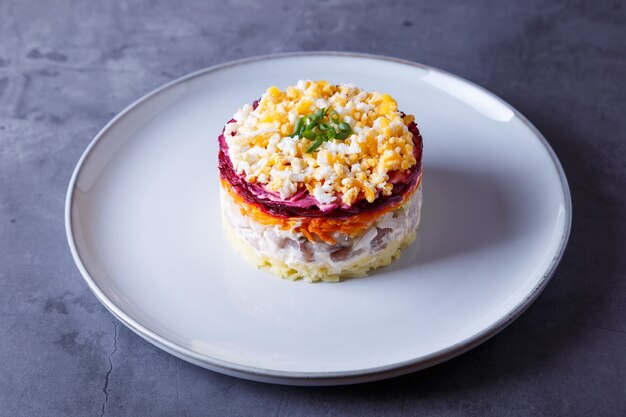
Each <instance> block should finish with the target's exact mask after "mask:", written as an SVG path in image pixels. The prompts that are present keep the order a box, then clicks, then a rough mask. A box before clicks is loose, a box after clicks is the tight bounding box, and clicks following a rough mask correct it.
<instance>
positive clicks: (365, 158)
mask: <svg viewBox="0 0 626 417" xmlns="http://www.w3.org/2000/svg"><path fill="white" fill-rule="evenodd" d="M321 108H326V109H330V110H329V111H335V112H336V113H337V114H338V115H339V118H340V120H341V121H343V122H346V123H348V124H350V127H351V129H352V134H351V135H350V136H348V137H347V138H346V139H344V140H340V139H333V140H328V141H325V142H323V143H322V144H321V146H319V147H318V148H317V149H315V150H314V151H312V152H310V153H308V152H307V150H309V148H310V146H311V143H312V141H311V140H309V139H305V138H300V137H298V136H294V137H290V136H289V135H291V134H292V133H294V127H295V124H296V121H297V120H298V118H300V117H302V116H307V115H310V114H312V113H313V112H315V111H317V110H318V109H321ZM233 119H234V121H233V122H231V123H228V124H227V125H226V127H225V129H224V135H225V138H226V143H227V145H228V153H229V156H230V159H231V161H232V163H233V166H234V168H235V170H236V172H237V173H238V174H240V175H245V179H246V181H248V182H256V183H260V184H263V185H264V186H265V188H266V189H267V190H269V191H272V192H276V193H279V194H280V197H281V198H282V199H288V198H289V197H291V196H292V195H293V194H295V193H296V192H298V191H300V190H302V189H304V188H306V189H307V190H308V192H309V193H310V194H311V195H312V196H313V197H315V198H316V199H317V201H319V202H320V203H321V204H332V203H334V202H335V201H336V200H337V198H341V203H343V204H344V205H352V204H353V203H355V202H357V201H358V200H360V199H361V198H365V199H366V200H367V201H369V202H372V201H374V200H375V199H376V198H377V197H378V196H379V195H383V196H386V195H389V194H391V192H392V190H393V184H391V183H390V182H389V174H391V173H393V172H396V171H400V172H406V171H407V170H410V169H411V168H412V167H413V166H415V164H416V160H415V157H414V155H413V146H414V145H413V134H412V133H411V132H410V131H409V129H408V127H407V125H408V124H409V123H410V122H412V121H413V120H414V118H413V116H410V115H406V116H404V118H403V117H402V114H401V113H400V112H399V111H398V105H397V103H396V101H395V100H394V99H393V98H392V97H391V96H390V95H388V94H381V93H379V92H376V91H374V92H366V91H363V90H361V89H359V88H357V87H355V86H353V85H351V84H342V85H331V84H329V83H328V82H326V81H299V82H298V83H297V85H295V86H292V87H288V88H287V89H286V90H284V91H283V90H280V89H279V88H277V87H270V88H268V89H267V91H266V92H265V94H263V96H262V97H261V99H260V101H259V103H258V106H257V107H256V109H253V107H252V106H251V105H245V106H244V107H243V108H241V109H240V110H239V111H238V112H237V113H235V114H234V115H233Z"/></svg>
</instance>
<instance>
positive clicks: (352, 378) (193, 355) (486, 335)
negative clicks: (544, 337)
mask: <svg viewBox="0 0 626 417" xmlns="http://www.w3.org/2000/svg"><path fill="white" fill-rule="evenodd" d="M311 56H320V57H347V58H365V59H370V60H378V61H386V62H393V63H396V64H401V65H407V66H411V67H415V68H421V69H427V70H430V71H434V72H438V73H440V74H443V75H445V76H448V77H452V78H454V79H456V80H458V81H461V82H463V83H466V84H469V85H471V86H473V87H475V88H477V89H479V90H480V91H481V92H483V93H485V94H487V95H489V96H490V97H492V98H494V99H496V100H497V101H498V102H500V103H501V104H502V105H504V106H506V107H507V108H508V109H510V110H511V111H513V113H514V115H515V116H516V117H518V118H519V119H520V120H521V121H522V123H524V125H525V126H526V127H527V128H529V129H530V130H531V132H532V133H533V134H534V136H535V138H536V139H537V140H539V142H540V144H541V145H543V147H544V149H545V151H546V152H547V153H548V155H549V156H550V159H551V161H552V163H553V164H554V167H555V168H556V170H557V173H558V175H559V179H560V183H561V187H562V189H563V196H564V201H563V204H564V207H565V219H564V221H565V228H564V230H563V234H562V235H561V238H560V241H559V246H558V248H557V250H556V253H555V255H554V257H553V258H552V260H551V262H550V264H549V265H548V268H547V270H546V271H545V272H544V273H543V275H542V277H541V278H540V279H539V282H538V283H537V285H535V287H534V288H533V289H532V290H531V291H530V292H529V293H528V294H527V295H526V297H524V299H523V300H522V301H521V302H520V303H519V304H517V305H516V306H515V307H514V308H513V309H511V310H510V311H509V312H508V313H507V314H506V315H503V316H502V317H500V318H499V319H498V320H496V321H495V322H494V323H493V324H491V325H490V326H488V327H486V328H485V329H482V330H481V331H479V332H477V333H475V334H473V335H472V336H470V337H468V338H466V339H464V340H462V341H460V342H458V343H456V344H453V345H450V346H447V347H446V348H443V349H440V350H438V351H436V352H433V353H431V354H428V355H423V356H419V357H416V358H412V359H409V360H406V361H401V362H397V363H393V364H388V365H383V366H378V367H373V368H365V369H356V370H349V371H333V372H294V371H282V370H276V369H264V368H259V367H254V366H248V365H242V364H239V363H236V362H230V361H225V360H222V359H219V358H214V357H211V356H208V355H204V354H200V353H197V352H194V351H192V350H191V349H188V348H186V347H184V346H181V345H179V344H177V343H175V342H172V341H170V340H168V339H167V338H165V337H163V336H161V335H159V334H158V333H156V332H154V331H152V330H150V329H148V328H147V327H146V326H144V325H142V324H140V323H139V322H137V321H136V320H135V319H133V318H132V317H131V316H130V315H128V314H127V313H125V312H124V311H123V310H122V309H121V308H119V307H118V306H117V305H116V304H115V303H114V302H113V301H112V300H111V299H110V298H109V297H107V296H106V294H105V293H104V292H103V291H102V290H101V289H100V287H99V286H98V285H97V283H96V281H95V280H94V279H93V278H92V277H91V275H90V274H89V271H88V270H87V267H86V266H85V263H84V262H83V260H82V258H81V256H80V254H79V251H78V248H77V245H76V242H75V238H74V230H73V227H72V214H73V213H72V211H73V209H72V206H73V202H74V196H75V191H76V188H77V187H76V182H77V180H78V177H79V175H80V172H81V170H82V168H83V165H84V164H85V162H86V160H87V159H88V157H89V155H90V154H91V153H92V151H93V149H94V148H95V146H96V144H97V143H98V142H99V141H100V140H101V139H102V138H103V137H104V136H105V135H106V133H107V132H108V131H109V130H110V129H111V127H113V126H114V125H115V124H116V123H117V122H118V121H119V120H120V119H121V118H123V117H124V116H126V115H127V114H129V113H130V112H131V111H133V110H134V109H135V108H136V107H138V106H139V105H141V104H142V103H143V102H145V101H147V100H149V99H150V98H152V97H154V96H156V95H157V94H159V93H161V92H162V91H165V90H167V89H169V88H171V87H173V86H175V85H177V84H181V83H184V82H187V81H189V80H191V79H192V78H195V77H199V76H202V75H205V74H208V73H211V72H215V71H219V70H223V69H226V68H230V67H235V66H239V65H245V64H250V63H254V62H261V61H267V60H272V59H281V58H295V57H311ZM571 227H572V201H571V193H570V189H569V184H568V181H567V177H566V176H565V172H564V170H563V166H562V165H561V162H560V161H559V159H558V157H557V156H556V153H555V152H554V150H553V149H552V147H551V146H550V144H549V143H548V141H547V140H546V139H545V137H544V136H543V135H542V134H541V132H539V130H538V129H537V128H536V127H535V126H534V125H533V124H532V123H531V122H530V121H529V120H528V119H527V118H526V117H525V116H524V115H523V114H522V113H520V112H519V111H518V110H517V109H516V108H514V107H513V106H512V105H510V104H509V103H508V102H506V101H505V100H503V99H502V98H500V97H499V96H497V95H496V94H494V93H492V92H491V91H489V90H487V89H485V88H483V87H481V86H479V85H477V84H475V83H473V82H472V81H469V80H467V79H465V78H463V77H460V76H458V75H455V74H452V73H450V72H447V71H445V70H441V69H438V68H435V67H431V66H428V65H424V64H420V63H417V62H413V61H410V60H406V59H401V58H395V57H389V56H382V55H376V54H368V53H361V52H344V51H307V52H282V53H273V54H267V55H258V56H252V57H248V58H243V59H237V60H234V61H228V62H225V63H221V64H216V65H212V66H209V67H206V68H203V69H200V70H197V71H193V72H191V73H189V74H186V75H184V76H182V77H178V78H176V79H174V80H172V81H170V82H167V83H165V84H163V85H162V86H160V87H158V88H156V89H154V90H152V91H150V92H148V93H147V94H145V95H143V96H142V97H140V98H138V99H137V100H135V101H133V102H132V103H131V104H129V105H128V106H126V107H125V108H124V109H123V110H122V111H120V112H119V113H118V114H117V115H116V116H115V117H113V118H112V119H111V120H110V121H109V122H108V123H107V124H106V125H105V126H104V127H103V128H102V129H100V131H99V132H98V133H97V134H96V135H95V136H94V138H93V139H92V140H91V142H90V143H89V145H88V146H87V148H86V149H85V150H84V151H83V153H82V155H81V157H80V158H79V160H78V162H77V164H76V167H75V168H74V171H73V173H72V177H71V179H70V183H69V186H68V190H67V194H66V199H65V231H66V237H67V241H68V245H69V248H70V251H71V253H72V258H73V259H74V262H75V264H76V266H77V268H78V270H79V271H80V273H81V275H82V277H83V279H84V280H85V281H86V282H87V285H88V287H89V289H90V290H91V292H92V293H93V294H94V295H95V296H96V298H97V299H98V300H99V301H100V303H102V304H103V305H104V306H105V307H106V308H107V310H109V312H111V314H113V316H115V317H116V318H117V319H118V320H119V321H121V322H122V323H124V325H126V326H127V327H128V328H130V329H131V330H132V331H133V332H135V333H136V334H137V335H139V336H141V337H142V338H143V339H145V340H147V341H148V342H150V343H152V344H153V345H155V346H157V347H158V348H160V349H163V350H165V351H166V352H168V353H170V354H173V355H174V356H176V357H178V358H180V359H183V360H186V361H188V362H191V363H194V364H195V365H198V366H201V367H203V368H206V369H210V370H212V371H216V372H220V373H223V374H227V375H231V376H236V377H240V378H244V379H249V380H254V381H260V382H270V383H277V384H287V385H344V384H354V383H362V382H370V381H377V380H381V379H386V378H391V377H395V376H400V375H405V374H408V373H411V372H415V371H418V370H421V369H424V368H428V367H430V366H434V365H437V364H439V363H441V362H444V361H447V360H449V359H452V358H454V357H456V356H459V355H461V354H463V353H465V352H467V351H469V350H471V349H473V348H474V347H476V346H478V345H480V344H482V343H483V342H485V341H487V340H488V339H490V338H491V337H493V336H495V335H496V334H498V333H499V332H500V331H502V330H503V329H504V328H506V327H507V326H508V325H509V324H511V323H512V322H513V321H514V320H515V319H516V318H518V317H519V316H520V315H521V314H522V313H523V312H524V311H525V310H526V309H527V308H528V307H529V306H530V305H531V304H532V303H533V302H534V301H535V300H536V299H537V297H538V296H539V294H540V293H541V292H542V291H543V289H544V288H545V287H546V285H547V284H548V282H549V281H550V279H551V278H552V276H553V275H554V272H555V271H556V268H557V266H558V264H559V263H560V261H561V259H562V258H563V254H564V252H565V248H566V246H567V242H568V240H569V236H570V233H571Z"/></svg>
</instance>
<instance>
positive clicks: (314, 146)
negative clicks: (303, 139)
mask: <svg viewBox="0 0 626 417" xmlns="http://www.w3.org/2000/svg"><path fill="white" fill-rule="evenodd" d="M323 142H324V139H323V138H322V137H318V138H317V139H315V142H313V143H312V144H311V146H309V149H307V150H306V152H307V153H311V152H313V151H314V150H316V149H317V148H319V147H320V145H321V144H322V143H323Z"/></svg>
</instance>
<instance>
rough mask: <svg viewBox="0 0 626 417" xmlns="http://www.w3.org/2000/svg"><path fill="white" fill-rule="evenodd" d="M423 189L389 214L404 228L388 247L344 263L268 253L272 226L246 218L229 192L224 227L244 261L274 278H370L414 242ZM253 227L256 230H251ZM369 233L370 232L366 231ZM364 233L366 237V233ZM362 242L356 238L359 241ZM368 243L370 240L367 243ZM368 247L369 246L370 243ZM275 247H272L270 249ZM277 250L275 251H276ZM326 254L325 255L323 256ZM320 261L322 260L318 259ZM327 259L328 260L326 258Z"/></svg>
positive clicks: (224, 201) (308, 279)
mask: <svg viewBox="0 0 626 417" xmlns="http://www.w3.org/2000/svg"><path fill="white" fill-rule="evenodd" d="M421 191H422V190H421V186H420V187H419V188H418V190H416V192H415V193H414V194H413V196H412V197H411V198H409V199H408V201H407V202H406V203H405V204H404V205H403V206H401V207H400V208H398V209H396V210H394V211H393V212H390V213H387V215H386V216H387V217H386V218H387V220H386V221H389V219H390V218H391V217H392V216H394V213H400V216H401V217H399V219H400V220H401V224H402V226H403V227H398V228H396V230H395V231H394V233H393V235H390V236H389V237H392V239H390V240H388V241H387V242H386V245H385V246H384V247H383V248H382V249H380V250H375V251H370V253H369V254H368V253H367V252H366V253H364V254H363V253H362V254H360V255H358V256H354V257H352V259H350V257H348V258H347V259H346V260H344V261H341V262H333V261H331V260H330V259H329V258H328V257H327V256H326V255H325V256H318V255H320V254H317V255H316V259H315V260H314V261H304V260H303V259H301V258H300V257H299V256H294V253H293V251H294V249H290V252H291V253H288V252H287V253H286V252H285V251H281V250H277V248H273V249H272V250H268V245H267V244H268V241H267V239H265V234H266V233H267V229H268V228H271V226H269V227H268V226H261V225H260V224H258V223H256V222H255V221H253V220H252V219H251V218H249V217H247V216H243V215H241V214H238V211H239V210H238V208H237V207H236V205H233V203H234V201H233V200H232V198H230V196H228V195H227V194H226V193H222V196H221V197H222V225H223V228H224V231H225V234H226V236H227V238H228V239H229V240H230V242H231V243H232V245H233V247H234V248H235V250H237V252H239V253H240V254H241V255H242V256H243V257H244V259H246V260H247V261H248V262H249V263H251V264H252V265H254V266H256V267H259V268H262V269H265V270H267V271H269V272H271V273H273V274H275V275H278V276H280V277H282V278H286V279H289V280H297V279H304V280H306V281H309V282H315V281H320V280H321V281H328V282H337V281H339V280H340V279H341V278H351V277H360V276H364V275H367V273H368V272H369V271H370V270H373V269H376V268H380V267H383V266H386V265H389V264H390V263H391V262H392V261H393V260H395V259H397V258H398V257H399V256H400V253H401V251H402V250H403V249H404V248H405V247H407V246H408V245H409V244H411V243H412V242H413V241H414V240H415V236H416V231H417V228H418V226H419V221H420V217H421V215H420V214H421V213H420V212H421V201H422V193H421ZM233 221H235V222H239V223H237V224H238V225H239V228H237V229H236V228H235V227H234V226H233V223H232V222H233ZM241 221H244V222H245V223H246V227H242V226H241ZM381 224H385V219H382V218H381V219H380V220H379V221H377V222H376V223H375V224H374V225H373V226H372V228H371V229H372V230H373V231H374V232H375V231H376V230H377V229H376V227H377V226H378V227H380V226H381ZM251 227H252V228H253V229H254V230H253V229H251ZM279 233H281V234H283V235H285V234H286V235H288V236H292V237H296V238H298V237H299V238H300V239H302V236H297V235H294V234H292V233H290V232H289V231H282V230H281V231H280V232H279ZM366 233H367V232H366ZM366 233H364V235H365V234H366ZM248 239H254V240H253V241H252V242H254V243H255V246H259V244H260V243H261V244H265V245H264V246H263V248H264V249H265V250H259V248H258V247H254V246H253V245H252V244H251V243H252V242H250V241H248ZM358 240H359V239H358V238H357V241H358ZM367 242H369V240H367ZM315 245H316V246H317V247H318V248H319V247H320V246H319V245H322V246H325V245H327V244H325V243H323V242H321V243H316V244H315ZM368 245H369V243H368ZM270 248H272V247H270ZM274 249H276V250H274ZM322 255H324V254H322ZM318 258H319V259H318ZM327 258H328V259H327Z"/></svg>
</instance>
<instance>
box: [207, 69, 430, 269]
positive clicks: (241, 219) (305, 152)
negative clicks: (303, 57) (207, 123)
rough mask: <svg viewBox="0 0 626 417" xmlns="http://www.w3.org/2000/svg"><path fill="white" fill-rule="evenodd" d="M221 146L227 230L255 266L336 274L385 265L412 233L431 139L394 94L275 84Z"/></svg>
mask: <svg viewBox="0 0 626 417" xmlns="http://www.w3.org/2000/svg"><path fill="white" fill-rule="evenodd" d="M219 145H220V150H219V170H220V179H221V186H222V209H223V210H222V212H223V219H224V224H225V229H226V232H227V235H228V236H229V237H230V238H231V241H233V243H234V244H235V246H236V248H237V249H239V251H240V252H242V253H243V254H244V255H245V256H246V257H247V258H248V259H249V260H250V261H252V262H253V263H254V264H255V265H257V266H261V267H265V268H267V269H269V270H271V271H273V272H275V273H277V274H279V275H281V276H283V277H287V278H291V279H296V278H305V279H307V280H309V281H316V280H320V279H321V280H327V281H336V280H338V279H339V278H341V277H347V276H358V275H364V274H366V273H367V271H368V270H369V269H372V268H375V267H378V266H383V265H386V264H388V263H389V262H391V260H392V259H394V258H396V257H397V256H399V254H400V250H401V249H402V248H403V247H404V246H406V245H408V244H409V243H410V242H411V241H412V240H413V239H414V237H415V230H416V227H417V224H418V222H419V213H420V208H421V186H420V185H421V176H422V169H421V167H422V138H421V136H420V133H419V131H418V129H417V126H416V124H415V121H414V118H413V116H410V115H406V114H404V113H402V112H400V111H399V110H398V108H397V103H396V101H395V100H394V99H393V98H392V97H391V96H389V95H387V94H381V93H378V92H366V91H363V90H361V89H359V88H357V87H355V86H353V85H350V84H346V85H331V84H329V83H328V82H326V81H315V82H312V81H299V82H298V83H297V85H295V86H293V87H288V88H287V89H286V90H284V91H282V90H279V89H278V88H277V87H270V88H269V89H268V90H267V91H266V93H265V94H263V96H262V97H261V99H260V100H258V101H255V102H254V103H252V104H251V105H249V104H247V105H244V106H243V107H242V108H241V109H240V110H239V111H237V112H236V113H235V114H234V116H233V118H232V119H231V120H230V121H229V122H228V123H227V124H226V126H225V127H224V130H223V132H222V134H221V135H220V136H219Z"/></svg>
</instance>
